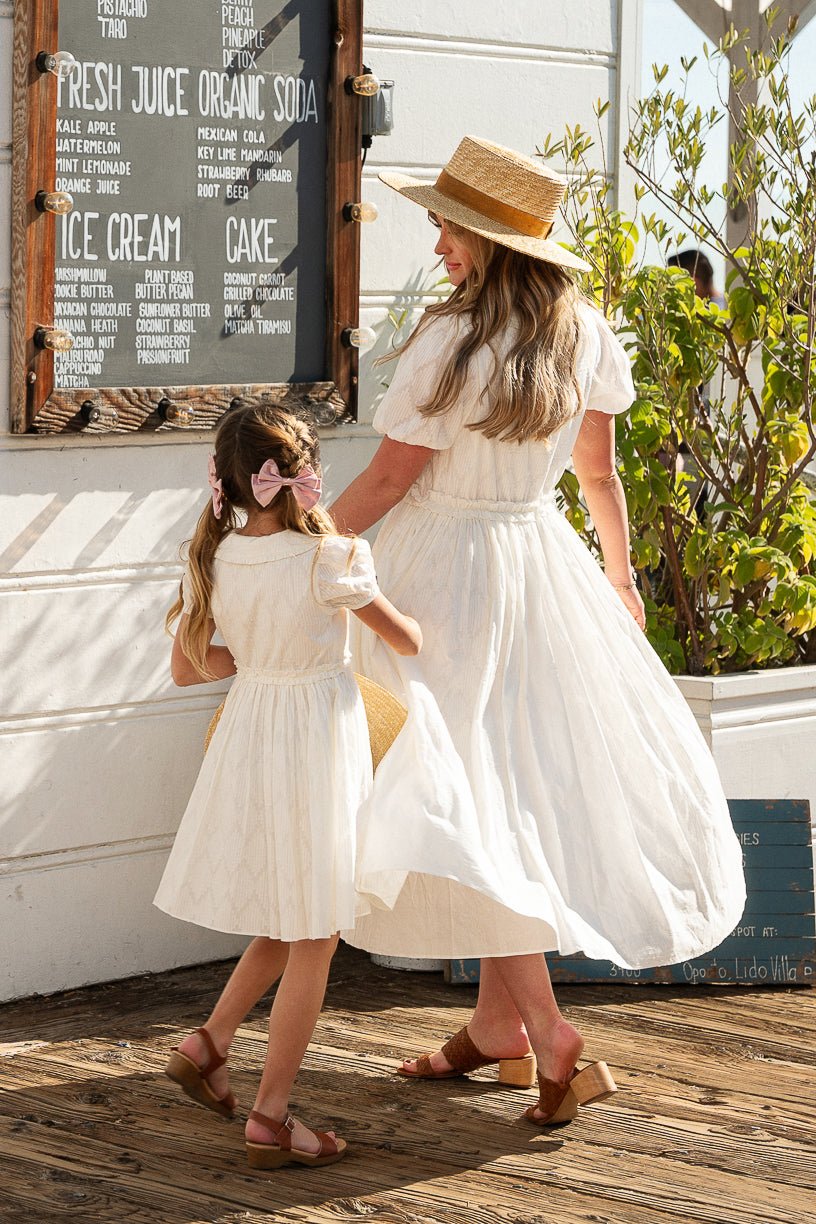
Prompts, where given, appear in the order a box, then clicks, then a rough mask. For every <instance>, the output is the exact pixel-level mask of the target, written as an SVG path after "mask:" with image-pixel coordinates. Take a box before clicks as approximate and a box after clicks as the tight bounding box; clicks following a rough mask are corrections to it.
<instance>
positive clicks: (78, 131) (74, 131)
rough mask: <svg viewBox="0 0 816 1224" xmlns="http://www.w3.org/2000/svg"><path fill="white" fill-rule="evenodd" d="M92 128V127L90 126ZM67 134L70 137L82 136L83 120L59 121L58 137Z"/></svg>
mask: <svg viewBox="0 0 816 1224" xmlns="http://www.w3.org/2000/svg"><path fill="white" fill-rule="evenodd" d="M89 128H90V125H89ZM62 134H66V135H69V136H81V135H82V120H81V119H58V120H57V135H58V136H59V135H62Z"/></svg>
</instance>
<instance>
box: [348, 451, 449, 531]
mask: <svg viewBox="0 0 816 1224" xmlns="http://www.w3.org/2000/svg"><path fill="white" fill-rule="evenodd" d="M434 453H435V452H434V451H433V449H432V448H430V447H428V446H409V444H408V443H407V442H395V441H394V439H393V438H383V440H382V442H381V443H380V446H379V449H378V450H377V453H376V454H375V456H374V458H373V459H372V460H371V462H370V463H369V465H368V467H367V468H366V469H365V471H363V472H361V473H360V475H359V476H358V477H356V479H355V480H353V481H352V482H351V484H350V485H349V486H348V488H347V489H345V490H344V492H342V493H341V494H340V496H339V497H338V499H337V501H336V502H334V504H333V505H332V506H330V507H329V513H330V514H331V516H332V518H333V519H334V521H335V523H336V524H337V528H338V530H339V531H342V532H343V533H344V534H345V535H362V533H363V532H364V531H368V529H369V527H373V526H374V524H375V523H378V522H379V521H380V519H381V518H382V517H383V515H384V514H387V513H388V511H389V510H392V509H393V508H394V506H396V504H397V503H398V502H400V501H402V499H403V497H404V496H405V494H406V493H407V492H408V490H409V489H410V487H411V485H412V484H413V483H414V481H415V480H416V479H417V477H418V476H419V474H420V473H421V471H422V469H423V468H424V467H425V465H426V463H427V462H428V460H429V459H430V458H431V456H432V455H433V454H434Z"/></svg>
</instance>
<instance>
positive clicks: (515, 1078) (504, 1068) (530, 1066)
mask: <svg viewBox="0 0 816 1224" xmlns="http://www.w3.org/2000/svg"><path fill="white" fill-rule="evenodd" d="M535 1082H536V1056H535V1054H534V1053H533V1051H532V1050H531V1051H530V1053H529V1054H525V1055H524V1057H523V1058H500V1059H499V1083H500V1084H504V1085H505V1086H506V1087H507V1088H532V1086H533V1084H534V1083H535Z"/></svg>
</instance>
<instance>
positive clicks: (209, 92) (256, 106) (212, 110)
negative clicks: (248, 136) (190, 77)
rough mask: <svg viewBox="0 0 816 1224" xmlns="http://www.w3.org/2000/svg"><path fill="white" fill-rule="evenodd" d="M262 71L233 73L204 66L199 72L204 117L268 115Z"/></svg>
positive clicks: (231, 117) (258, 119)
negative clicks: (263, 94) (231, 74)
mask: <svg viewBox="0 0 816 1224" xmlns="http://www.w3.org/2000/svg"><path fill="white" fill-rule="evenodd" d="M264 80H265V78H264V75H263V73H256V74H254V75H248V74H247V75H243V76H230V75H229V74H228V73H226V72H215V71H213V70H212V69H208V68H205V69H203V70H202V71H201V72H200V73H199V74H198V110H199V114H200V115H201V116H202V118H205V119H207V118H210V117H212V118H214V119H240V120H241V121H246V120H248V119H254V120H256V121H257V122H259V123H260V122H262V121H263V120H264V119H265V118H266V111H265V110H264V105H263V100H262V92H263V84H264Z"/></svg>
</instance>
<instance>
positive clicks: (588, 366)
mask: <svg viewBox="0 0 816 1224" xmlns="http://www.w3.org/2000/svg"><path fill="white" fill-rule="evenodd" d="M581 313H582V341H581V345H580V348H579V355H578V363H577V376H578V379H579V382H580V385H581V389H582V392H583V401H584V406H585V408H591V409H593V410H596V411H600V412H608V413H616V412H621V411H624V410H625V409H626V408H627V407H628V406H629V404H630V403H631V400H632V398H633V390H632V382H631V376H630V372H629V363H628V360H627V358H626V354H625V352H624V351H623V349H622V347H621V346H620V344H619V342H618V341H617V339H616V338H615V337H614V335H613V333H612V332H611V330H610V329H609V327H608V325H607V323H606V322H605V320H604V319H603V318H602V316H601V315H600V314H599V313H598V312H596V311H594V310H592V309H591V308H589V307H581ZM460 326H462V324H461V323H459V322H458V321H457V320H452V319H450V318H445V317H443V318H439V319H436V320H434V321H433V322H432V323H431V324H430V326H428V327H427V329H426V330H425V331H424V333H423V334H422V335H421V336H420V337H419V338H418V339H417V341H416V343H415V344H414V345H413V346H412V347H411V348H410V349H408V351H407V352H406V353H405V355H404V356H403V357H401V358H400V361H399V365H398V367H397V370H396V373H395V376H394V378H393V381H392V383H391V386H390V387H389V389H388V391H387V393H386V395H385V397H384V398H383V400H382V403H381V404H380V407H379V409H378V411H377V414H376V416H375V419H374V425H375V428H376V429H377V430H378V431H379V432H380V433H383V434H387V435H388V437H390V438H394V439H396V440H397V441H400V442H406V443H409V444H412V445H417V446H424V447H430V448H433V450H434V451H435V452H436V454H435V455H434V456H433V457H432V459H431V461H430V462H429V463H428V465H427V467H426V468H425V469H424V471H423V472H422V474H421V476H420V478H419V479H418V480H417V482H416V483H415V485H414V486H413V487H412V489H411V490H410V491H409V493H408V495H407V497H406V498H405V499H404V500H403V501H402V502H401V503H400V504H399V505H398V506H397V507H396V508H395V509H394V510H392V511H391V513H390V514H389V515H388V517H387V519H386V521H385V523H384V525H383V527H382V528H381V530H380V532H379V535H378V537H377V540H376V544H375V548H374V559H375V563H376V566H377V573H378V579H379V582H380V585H381V587H382V589H383V590H384V591H385V593H386V594H387V595H388V597H389V598H390V599H393V601H394V603H395V604H396V605H397V606H398V607H399V608H400V609H401V610H402V611H405V612H407V613H410V614H411V615H413V616H415V617H416V618H417V620H418V621H419V623H420V625H421V626H422V630H423V634H424V646H423V650H422V653H421V654H420V655H419V656H418V657H417V658H416V659H401V658H398V657H396V656H394V655H393V654H391V653H390V652H389V651H387V650H386V649H385V648H384V647H383V646H382V645H381V644H380V643H379V642H378V641H377V640H376V639H375V637H374V635H373V634H371V633H370V632H369V631H368V630H366V629H365V628H364V627H363V626H357V627H355V632H354V637H353V647H354V649H355V652H356V658H355V665H356V667H357V669H358V670H360V671H363V672H364V673H365V674H367V675H369V676H371V677H372V678H373V679H374V680H377V681H378V682H379V683H381V684H383V685H385V686H386V687H388V688H390V689H392V690H393V691H395V692H397V693H402V694H403V695H404V696H405V698H406V700H407V701H408V704H409V707H410V708H411V711H412V717H411V718H409V721H408V724H407V725H406V730H405V732H403V734H402V735H401V736H400V737H398V739H397V741H396V743H395V745H394V748H393V749H392V750H391V752H390V753H388V754H387V755H386V757H385V759H384V761H383V763H382V765H381V766H380V769H379V770H378V774H377V787H376V790H375V795H374V798H373V800H372V801H371V802H370V803H369V804H368V805H367V806H366V808H365V809H364V813H363V820H362V823H361V828H360V834H359V838H360V840H359V845H358V886H359V888H360V890H361V892H363V893H364V894H365V895H367V897H368V898H369V899H370V901H371V904H372V906H373V907H374V908H373V909H372V911H371V913H370V914H369V915H368V916H365V917H362V918H361V919H359V920H358V922H357V925H356V928H355V930H354V931H353V932H348V933H347V935H346V937H347V938H348V939H349V940H350V941H351V942H353V943H355V944H357V945H359V946H362V947H365V948H368V949H370V950H371V951H375V952H379V953H384V954H390V955H398V956H419V957H473V956H489V955H493V956H502V955H511V954H514V953H527V952H540V951H546V950H555V949H557V950H559V951H560V952H562V953H573V952H575V951H578V950H581V951H583V952H584V953H586V954H587V955H588V956H590V957H596V958H603V959H611V960H613V961H615V962H616V963H617V964H619V965H622V966H625V967H628V968H646V967H648V966H653V965H661V964H671V963H676V962H679V961H682V960H686V959H688V958H691V957H693V956H696V955H699V954H701V953H703V952H705V951H707V950H708V949H710V948H712V947H715V946H716V945H717V944H718V943H719V942H720V941H721V940H722V939H723V938H724V937H725V936H726V935H727V934H728V933H729V932H730V931H731V930H732V929H733V927H734V926H735V925H736V923H737V921H738V920H739V918H740V916H741V913H742V909H743V906H744V902H745V887H744V880H743V871H742V855H741V851H740V847H739V845H738V842H737V839H736V836H735V834H734V832H733V828H732V825H731V821H730V817H729V813H728V808H727V806H726V801H725V796H724V795H723V791H722V787H721V785H720V781H719V778H718V776H717V771H716V768H715V765H714V761H713V759H712V756H711V754H710V752H709V750H708V747H707V746H706V744H705V742H704V740H703V738H702V736H701V734H700V732H699V730H698V728H697V725H696V723H695V721H694V718H693V717H692V715H691V713H690V711H689V709H688V707H687V705H686V703H685V701H684V700H683V698H682V697H681V695H680V693H679V691H678V689H677V687H676V685H675V684H674V682H673V680H672V679H671V677H670V676H669V675H668V673H667V672H666V671H665V669H664V667H663V666H662V664H661V663H660V661H659V659H658V657H657V655H656V654H655V653H654V651H653V650H652V648H651V647H650V645H649V643H648V642H647V640H646V638H645V636H644V634H643V633H642V632H641V630H640V629H639V628H638V626H637V625H636V624H635V622H634V620H633V619H632V617H631V615H630V614H629V613H628V612H627V611H626V609H625V607H624V606H623V604H622V602H621V601H620V599H619V597H618V596H617V594H616V593H615V591H614V590H613V589H612V587H611V586H610V584H609V582H608V581H607V579H606V578H605V577H604V575H603V573H602V572H601V570H600V569H599V567H598V566H597V564H596V563H595V561H594V560H593V558H592V556H591V555H590V553H589V552H588V550H587V549H586V547H585V546H584V545H583V543H582V542H581V541H580V539H579V538H578V536H577V534H576V533H575V531H574V530H573V529H572V527H570V526H569V524H568V523H567V521H566V520H565V518H564V517H563V516H562V515H561V514H560V513H559V512H558V510H557V509H556V506H555V504H554V500H553V493H554V490H555V486H556V484H557V482H558V480H559V478H560V477H561V475H562V473H563V471H564V469H565V467H566V466H567V464H568V462H569V460H570V455H571V452H572V448H573V444H574V442H575V438H576V435H577V433H578V429H579V427H580V424H581V419H582V416H581V415H579V416H576V417H575V418H574V419H572V420H571V421H569V422H568V423H567V424H566V425H565V426H563V427H562V428H561V429H560V430H559V431H558V432H557V433H556V434H555V435H554V436H553V437H552V439H550V442H549V444H545V443H540V442H538V443H526V444H521V445H519V444H517V443H509V442H499V441H495V440H490V439H488V438H486V437H485V435H484V434H482V433H480V432H478V431H474V430H470V429H468V428H467V425H468V423H470V422H473V421H478V420H480V419H481V418H483V417H484V416H485V415H486V406H485V401H484V398H483V392H484V391H485V388H486V387H487V386H488V383H489V380H490V375H491V371H492V369H493V357H492V355H491V353H490V352H489V351H488V350H486V349H484V350H482V351H481V352H480V353H479V354H477V356H476V357H475V358H474V359H473V360H472V362H471V369H470V372H469V376H468V380H467V384H466V386H465V388H464V391H463V392H462V394H461V396H460V397H459V399H458V401H457V403H456V404H455V405H454V406H453V408H452V409H451V410H450V411H448V412H447V413H445V414H444V415H441V416H433V417H427V416H423V415H422V414H420V413H419V412H418V411H417V406H418V405H419V404H422V403H424V402H426V401H427V399H428V398H429V397H430V395H431V394H432V392H433V391H434V389H435V387H436V386H437V383H438V379H439V374H440V370H441V368H442V367H443V365H444V363H446V362H447V361H448V360H449V358H450V354H451V351H452V347H453V346H454V345H455V343H456V340H457V334H458V327H460ZM427 690H430V694H431V695H432V698H433V699H435V702H436V703H437V705H438V707H439V710H441V714H442V717H443V719H444V723H445V724H446V727H447V731H448V732H449V734H450V737H451V739H452V741H453V745H454V746H455V750H456V754H458V759H459V761H460V763H461V766H462V767H463V771H464V774H465V775H466V779H467V784H468V786H469V799H468V800H464V799H462V798H460V797H458V792H457V781H456V778H455V777H454V778H453V779H451V778H450V777H448V776H446V777H440V778H439V779H437V778H436V776H435V774H436V772H437V770H438V764H437V762H438V760H439V756H438V754H436V753H433V754H430V755H429V754H427V753H424V752H423V747H422V734H421V733H420V729H419V723H420V722H421V720H422V712H421V711H419V712H417V707H418V706H421V704H422V703H423V702H425V703H426V704H427V703H428V701H429V700H430V699H429V696H428V692H427ZM429 722H430V724H433V711H431V715H430V719H429ZM437 738H438V737H437ZM437 746H438V745H437ZM448 764H449V765H450V767H451V769H453V770H455V762H454V763H452V762H451V761H450V759H448ZM437 783H438V785H437ZM440 796H442V798H441V799H440ZM389 907H390V908H389Z"/></svg>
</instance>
